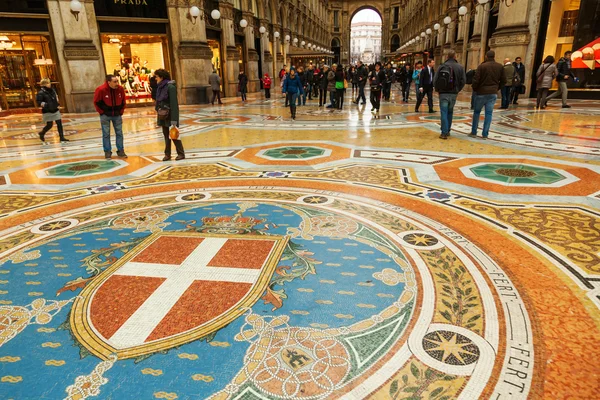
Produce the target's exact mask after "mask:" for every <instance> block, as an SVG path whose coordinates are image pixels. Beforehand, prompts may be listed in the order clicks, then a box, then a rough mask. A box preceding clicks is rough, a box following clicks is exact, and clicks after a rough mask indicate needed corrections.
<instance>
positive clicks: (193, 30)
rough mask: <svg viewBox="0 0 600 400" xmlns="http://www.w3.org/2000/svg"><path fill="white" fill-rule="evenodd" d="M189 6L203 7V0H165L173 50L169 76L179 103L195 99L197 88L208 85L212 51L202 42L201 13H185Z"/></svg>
mask: <svg viewBox="0 0 600 400" xmlns="http://www.w3.org/2000/svg"><path fill="white" fill-rule="evenodd" d="M191 6H197V7H198V8H199V9H200V10H202V12H203V10H204V4H203V0H191V1H190V2H184V1H173V2H169V8H168V12H169V27H170V31H171V44H172V46H173V53H174V54H175V57H174V60H173V61H174V62H173V71H171V76H172V77H173V79H175V80H176V81H177V88H178V90H179V101H180V103H182V104H196V103H198V102H199V100H200V98H199V93H198V88H200V90H204V92H205V93H206V88H207V87H208V76H209V75H210V73H211V72H212V63H211V59H212V51H211V49H210V47H209V46H208V44H207V42H206V25H205V22H204V15H203V14H201V15H200V17H198V18H196V19H195V20H194V19H193V18H192V17H191V16H190V15H189V9H190V7H191Z"/></svg>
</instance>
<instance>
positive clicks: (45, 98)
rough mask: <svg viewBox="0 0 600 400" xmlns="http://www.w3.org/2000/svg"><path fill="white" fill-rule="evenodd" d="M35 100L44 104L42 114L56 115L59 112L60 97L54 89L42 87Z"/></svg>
mask: <svg viewBox="0 0 600 400" xmlns="http://www.w3.org/2000/svg"><path fill="white" fill-rule="evenodd" d="M35 100H36V101H37V103H38V104H40V105H41V104H42V103H44V106H43V107H42V114H46V113H55V112H57V111H58V96H57V95H56V92H55V91H54V89H52V88H47V87H42V89H41V90H40V91H39V92H38V94H37V95H36V96H35Z"/></svg>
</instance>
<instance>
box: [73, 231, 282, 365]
mask: <svg viewBox="0 0 600 400" xmlns="http://www.w3.org/2000/svg"><path fill="white" fill-rule="evenodd" d="M286 243H287V238H285V237H282V236H258V235H210V234H194V233H168V232H160V233H156V234H153V235H151V236H150V237H148V238H147V239H146V240H145V241H144V242H142V243H141V244H140V245H138V246H137V247H136V248H134V249H133V250H131V251H130V252H128V253H127V254H126V255H125V256H123V257H122V258H121V259H119V260H118V261H117V262H116V263H115V264H114V265H112V266H111V267H110V268H108V269H107V270H106V271H104V272H103V273H102V274H100V275H99V276H98V277H97V278H96V279H94V280H93V281H92V282H91V283H90V284H88V285H87V286H86V287H85V289H84V290H83V291H82V293H81V295H80V296H79V298H78V299H77V300H76V301H75V303H74V305H73V311H72V312H71V328H72V331H73V333H74V335H75V337H76V338H77V339H78V340H79V342H80V343H81V344H82V345H83V346H85V347H86V348H87V349H88V350H89V351H91V352H92V353H93V354H95V355H97V356H99V357H101V358H105V359H106V358H107V357H108V356H109V355H110V354H113V353H116V354H117V356H118V358H120V359H123V358H131V357H139V356H142V355H145V354H149V353H154V352H156V351H161V350H166V349H169V348H172V347H176V346H180V345H182V344H185V343H188V342H190V341H192V340H196V339H198V338H201V337H204V336H206V335H208V334H210V333H212V332H215V331H216V330H218V329H220V328H222V327H224V326H225V325H227V324H229V323H230V322H231V321H233V320H234V319H236V318H238V317H239V316H240V315H241V314H243V313H244V311H245V309H246V308H247V307H252V306H253V305H254V304H255V303H256V301H257V300H258V299H259V298H260V297H261V295H262V294H263V292H264V290H265V289H266V287H267V285H268V283H269V281H270V280H271V277H272V275H273V272H274V270H275V267H276V266H277V263H278V262H279V259H280V257H281V254H282V253H283V250H284V248H285V245H286Z"/></svg>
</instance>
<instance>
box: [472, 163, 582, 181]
mask: <svg viewBox="0 0 600 400" xmlns="http://www.w3.org/2000/svg"><path fill="white" fill-rule="evenodd" d="M461 169H463V168H461ZM465 171H466V170H464V169H463V172H465ZM466 175H467V176H471V175H472V176H473V177H474V178H479V179H481V180H486V181H490V182H496V183H504V184H509V185H557V184H562V183H568V182H569V180H570V179H569V178H571V175H570V174H568V173H567V172H565V171H561V170H556V169H553V168H545V167H538V166H534V165H529V164H489V163H486V164H478V165H476V166H471V167H468V174H466Z"/></svg>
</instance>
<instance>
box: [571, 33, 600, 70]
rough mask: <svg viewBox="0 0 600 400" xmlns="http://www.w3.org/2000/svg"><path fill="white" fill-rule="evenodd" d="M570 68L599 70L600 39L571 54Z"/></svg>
mask: <svg viewBox="0 0 600 400" xmlns="http://www.w3.org/2000/svg"><path fill="white" fill-rule="evenodd" d="M571 68H589V69H596V68H600V38H598V39H596V40H594V41H593V42H591V43H588V44H586V45H585V46H583V47H582V48H580V49H579V50H577V51H574V52H573V54H571Z"/></svg>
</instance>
